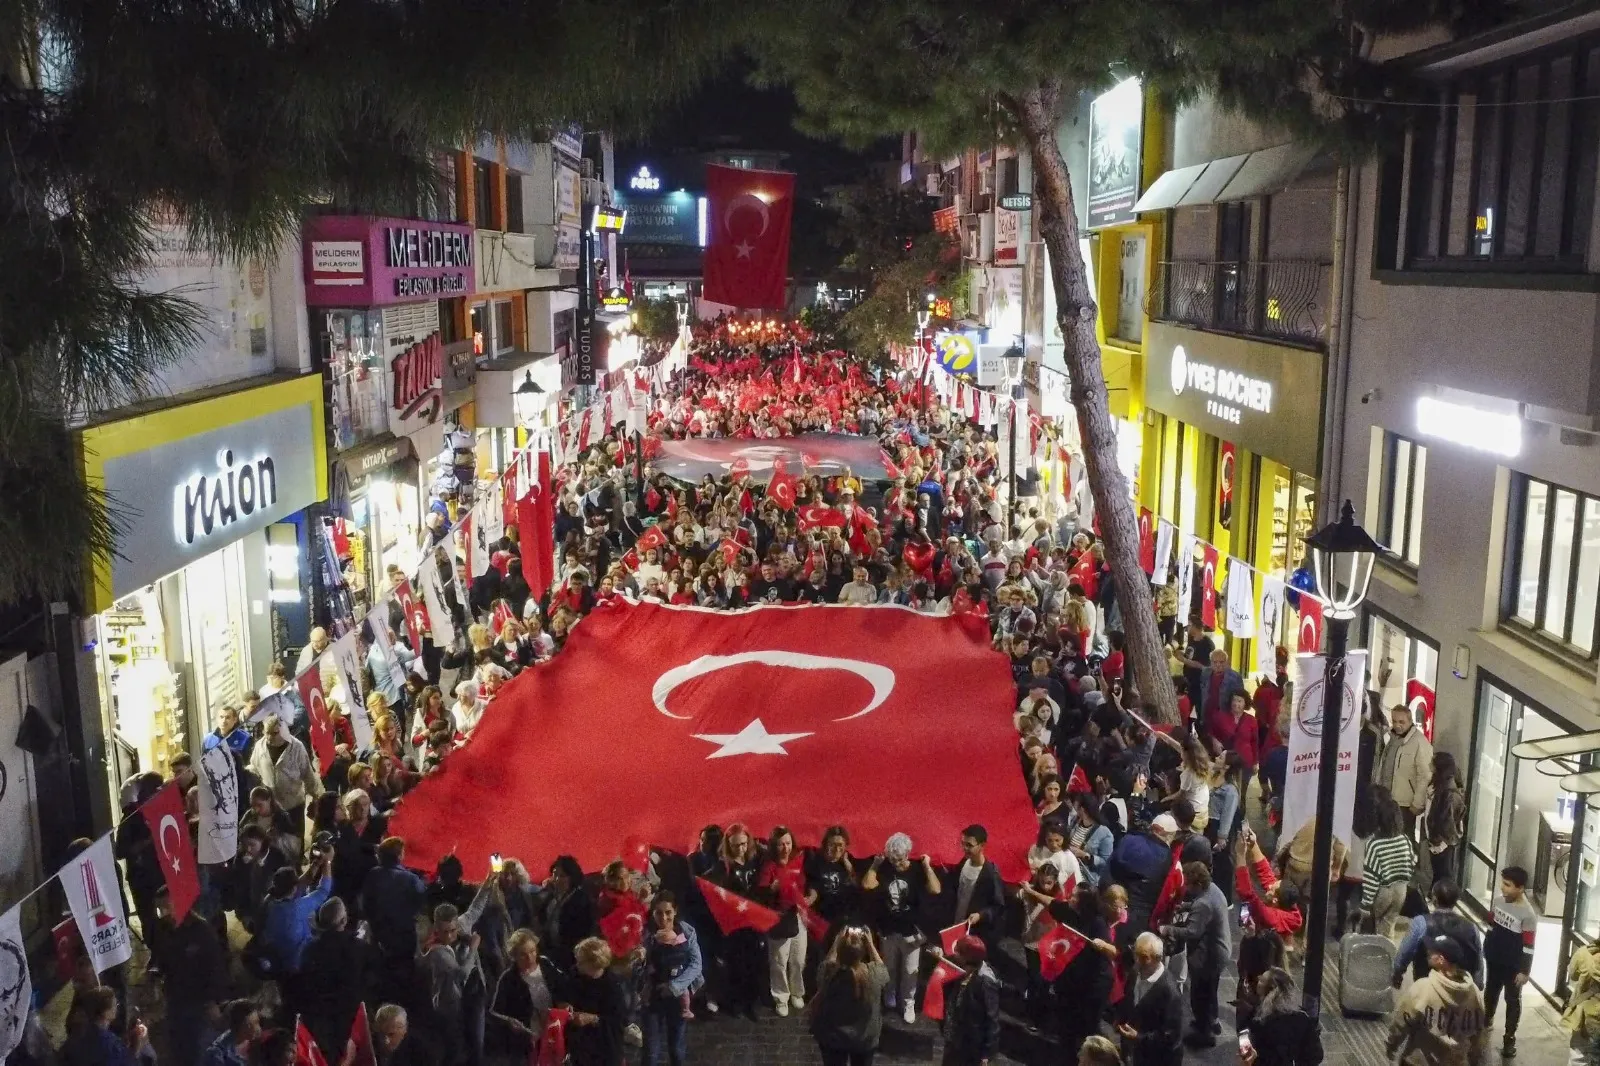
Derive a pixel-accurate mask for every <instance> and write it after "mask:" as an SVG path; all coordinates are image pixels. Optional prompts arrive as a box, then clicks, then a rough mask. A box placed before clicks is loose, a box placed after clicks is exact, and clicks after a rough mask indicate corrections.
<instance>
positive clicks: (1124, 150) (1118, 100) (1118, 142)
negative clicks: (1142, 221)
mask: <svg viewBox="0 0 1600 1066" xmlns="http://www.w3.org/2000/svg"><path fill="white" fill-rule="evenodd" d="M1143 133H1144V92H1143V90H1142V88H1141V86H1140V84H1139V79H1138V78H1129V79H1128V80H1127V81H1124V82H1123V83H1122V84H1120V85H1118V86H1116V87H1115V88H1112V89H1108V90H1107V91H1106V92H1104V93H1101V94H1100V95H1099V96H1098V97H1096V98H1095V100H1094V103H1092V104H1091V105H1090V106H1089V228H1090V229H1100V228H1102V227H1105V226H1117V225H1121V224H1122V223H1124V222H1132V221H1133V220H1134V218H1135V215H1134V212H1133V205H1134V203H1135V202H1137V201H1138V199H1139V162H1140V153H1139V149H1140V142H1141V141H1142V140H1143Z"/></svg>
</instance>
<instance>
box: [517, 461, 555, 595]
mask: <svg viewBox="0 0 1600 1066" xmlns="http://www.w3.org/2000/svg"><path fill="white" fill-rule="evenodd" d="M536 470H537V473H536V475H535V478H534V481H533V483H532V484H531V485H529V487H528V494H527V496H525V497H523V498H522V499H521V500H518V501H517V537H518V543H519V544H520V545H521V548H522V579H523V580H524V581H526V582H527V583H528V589H529V590H530V592H531V593H532V595H533V598H534V599H539V598H540V597H542V596H543V595H544V594H545V593H546V592H548V591H550V585H551V583H552V582H553V581H554V580H555V557H556V512H555V488H554V486H552V485H551V484H550V453H549V452H548V451H543V450H541V451H540V452H539V458H538V461H537V464H536Z"/></svg>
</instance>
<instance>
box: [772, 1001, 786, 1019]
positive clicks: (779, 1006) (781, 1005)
mask: <svg viewBox="0 0 1600 1066" xmlns="http://www.w3.org/2000/svg"><path fill="white" fill-rule="evenodd" d="M772 1009H773V1010H775V1011H777V1012H778V1017H780V1018H787V1017H788V1016H789V1001H788V1000H786V999H774V1000H773V1001H772Z"/></svg>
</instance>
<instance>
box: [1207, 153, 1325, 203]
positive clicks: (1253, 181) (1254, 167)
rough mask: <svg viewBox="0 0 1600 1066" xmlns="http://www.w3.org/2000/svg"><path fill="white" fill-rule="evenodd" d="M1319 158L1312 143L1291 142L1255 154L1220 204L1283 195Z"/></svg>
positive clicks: (1225, 191) (1247, 160)
mask: <svg viewBox="0 0 1600 1066" xmlns="http://www.w3.org/2000/svg"><path fill="white" fill-rule="evenodd" d="M1316 158H1317V146H1316V145H1314V144H1312V143H1311V142H1309V141H1290V142H1289V143H1288V144H1280V145H1278V146H1277V147H1275V148H1263V149H1262V150H1261V151H1259V152H1251V153H1250V155H1249V156H1248V157H1247V158H1246V159H1245V161H1244V166H1242V167H1240V168H1239V172H1238V173H1237V174H1235V175H1234V176H1233V180H1232V181H1230V182H1228V184H1227V185H1226V186H1224V187H1223V189H1222V192H1221V193H1220V194H1219V195H1218V196H1217V200H1218V202H1227V201H1229V200H1248V199H1249V198H1250V197H1252V196H1266V195H1267V194H1269V193H1275V192H1282V191H1283V190H1284V189H1287V188H1288V187H1289V186H1291V185H1293V184H1294V183H1295V182H1296V181H1297V180H1298V179H1299V177H1300V175H1301V174H1302V173H1304V172H1305V171H1306V169H1307V168H1308V167H1310V166H1311V164H1312V161H1313V160H1315V159H1316Z"/></svg>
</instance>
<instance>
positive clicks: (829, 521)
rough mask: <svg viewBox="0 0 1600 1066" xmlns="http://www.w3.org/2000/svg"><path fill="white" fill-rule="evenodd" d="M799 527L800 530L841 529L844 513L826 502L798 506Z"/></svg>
mask: <svg viewBox="0 0 1600 1066" xmlns="http://www.w3.org/2000/svg"><path fill="white" fill-rule="evenodd" d="M800 528H801V530H811V529H824V528H833V529H843V528H844V514H843V512H840V511H836V510H834V509H833V508H832V507H829V506H827V505H826V504H820V503H814V504H811V505H810V506H808V507H802V508H800Z"/></svg>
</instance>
